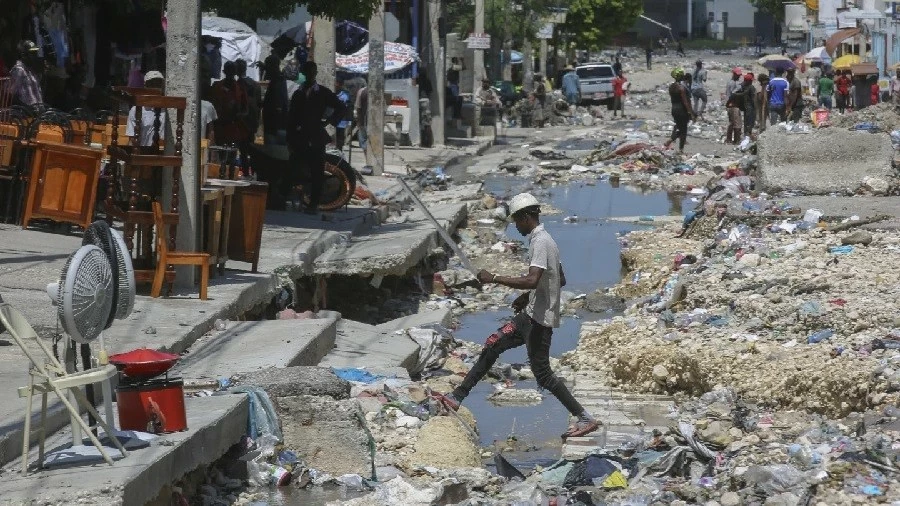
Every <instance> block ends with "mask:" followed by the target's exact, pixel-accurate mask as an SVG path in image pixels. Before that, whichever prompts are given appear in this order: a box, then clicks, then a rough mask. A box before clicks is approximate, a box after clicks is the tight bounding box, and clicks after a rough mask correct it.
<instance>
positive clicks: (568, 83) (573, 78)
mask: <svg viewBox="0 0 900 506" xmlns="http://www.w3.org/2000/svg"><path fill="white" fill-rule="evenodd" d="M616 60H618V58H616ZM565 70H566V73H565V74H564V75H563V77H562V89H563V93H564V94H565V95H566V102H568V104H569V105H578V103H579V102H580V101H581V81H580V80H579V79H578V74H577V73H576V72H575V68H574V67H572V66H571V65H570V66H568V67H566V69H565Z"/></svg>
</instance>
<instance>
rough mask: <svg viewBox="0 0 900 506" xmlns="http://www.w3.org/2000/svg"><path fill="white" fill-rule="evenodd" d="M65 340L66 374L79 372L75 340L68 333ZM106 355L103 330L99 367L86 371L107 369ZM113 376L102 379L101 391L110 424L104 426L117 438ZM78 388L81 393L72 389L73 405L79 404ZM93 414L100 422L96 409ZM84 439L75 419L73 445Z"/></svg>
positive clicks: (90, 432)
mask: <svg viewBox="0 0 900 506" xmlns="http://www.w3.org/2000/svg"><path fill="white" fill-rule="evenodd" d="M64 342H65V350H66V355H65V357H66V364H65V369H66V374H77V370H76V369H77V367H76V364H77V363H78V357H77V356H76V355H75V352H74V351H73V350H74V349H75V348H74V347H73V346H72V344H73V343H74V340H73V339H72V338H70V337H69V336H68V335H66V338H65V341H64ZM70 352H71V353H70ZM105 357H106V346H105V343H104V340H103V333H102V332H101V333H100V352H99V353H98V360H97V361H98V365H99V368H92V369H90V370H86V371H84V372H86V373H88V372H94V371H101V372H103V371H104V370H105V369H106V366H107V365H109V360H108V359H105ZM112 377H113V376H109V377H107V378H106V379H105V380H103V381H100V382H99V383H100V391H101V392H102V394H103V408H104V411H105V414H106V418H105V419H104V421H105V422H106V425H108V427H107V426H102V427H103V430H104V431H105V432H106V435H107V436H108V437H109V438H110V439H113V440H116V438H115V437H114V436H115V434H114V432H113V431H112V429H113V428H114V427H115V425H114V421H115V414H114V412H113V406H112V383H111V382H112ZM76 390H77V391H78V392H79V393H81V390H78V389H72V390H71V391H70V402H72V404H73V405H77V401H78V399H76V397H75V394H74V392H75V391H76ZM82 395H83V394H82ZM84 398H85V400H86V401H87V402H88V405H91V406H93V403H91V402H90V399H88V398H87V396H85V397H84ZM91 414H92V416H93V418H94V420H97V421H98V423H99V421H100V418H99V417H98V416H97V413H96V411H94V412H92V413H91ZM79 418H80V417H79ZM88 433H89V434H91V435H93V432H92V431H90V430H88ZM83 441H84V438H83V437H82V435H81V425H80V424H78V423H75V420H72V445H73V446H75V445H80V444H82V443H83Z"/></svg>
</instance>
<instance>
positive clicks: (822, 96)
mask: <svg viewBox="0 0 900 506" xmlns="http://www.w3.org/2000/svg"><path fill="white" fill-rule="evenodd" d="M816 94H817V95H818V101H819V107H824V108H826V109H828V110H829V111H830V110H831V107H832V106H833V105H834V104H833V102H832V98H833V95H834V74H832V73H831V72H826V73H825V75H823V76H822V77H820V78H819V85H818V90H817V91H816Z"/></svg>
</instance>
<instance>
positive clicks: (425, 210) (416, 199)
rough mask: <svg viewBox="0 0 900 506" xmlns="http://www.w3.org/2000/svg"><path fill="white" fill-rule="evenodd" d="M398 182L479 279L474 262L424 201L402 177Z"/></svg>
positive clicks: (467, 267) (464, 264)
mask: <svg viewBox="0 0 900 506" xmlns="http://www.w3.org/2000/svg"><path fill="white" fill-rule="evenodd" d="M397 180H398V181H400V184H402V185H403V188H405V189H406V192H407V193H409V196H410V197H411V198H412V200H413V202H415V203H416V205H417V206H419V208H420V209H421V210H422V212H423V213H425V216H426V217H427V218H428V220H429V221H431V224H432V225H434V228H436V229H437V231H438V235H440V236H441V238H442V239H444V242H446V243H447V246H450V249H452V250H453V252H454V253H456V256H458V257H459V261H460V263H462V265H463V267H465V268H466V270H467V271H469V272H471V273H472V274H473V275H474V276H475V277H478V271H477V270H475V268H474V267H472V262H470V261H469V257H467V256H466V254H465V253H463V251H462V250H461V249H460V248H459V246H458V245H457V244H456V241H454V240H453V238H452V237H450V233H449V232H447V230H446V229H444V227H442V226H441V224H440V223H438V221H437V220H436V219H435V218H434V216H433V215H432V214H431V212H430V211H429V210H428V208H427V207H425V204H423V203H422V201H421V200H419V196H418V195H416V194H415V192H413V191H412V188H410V187H409V185H408V184H407V183H406V181H404V180H403V178H402V177H398V178H397Z"/></svg>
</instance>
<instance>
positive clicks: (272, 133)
mask: <svg viewBox="0 0 900 506" xmlns="http://www.w3.org/2000/svg"><path fill="white" fill-rule="evenodd" d="M279 61H280V60H279V59H278V57H277V56H275V55H269V56H268V57H267V58H266V61H265V64H264V66H263V68H264V70H265V77H266V79H267V80H268V81H269V85H268V86H267V87H266V96H265V97H264V98H263V106H262V121H263V142H264V143H265V144H266V145H276V144H279V145H281V144H285V143H286V142H287V137H286V135H287V134H286V131H285V129H286V128H287V121H286V118H287V112H288V108H289V107H290V100H289V99H288V92H287V80H286V79H285V78H284V74H282V72H281V69H280V68H279Z"/></svg>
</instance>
